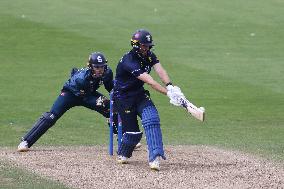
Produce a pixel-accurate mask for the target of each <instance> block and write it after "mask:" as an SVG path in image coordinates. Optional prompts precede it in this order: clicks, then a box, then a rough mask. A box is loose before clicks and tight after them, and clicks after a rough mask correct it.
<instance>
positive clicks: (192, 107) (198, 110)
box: [180, 97, 205, 121]
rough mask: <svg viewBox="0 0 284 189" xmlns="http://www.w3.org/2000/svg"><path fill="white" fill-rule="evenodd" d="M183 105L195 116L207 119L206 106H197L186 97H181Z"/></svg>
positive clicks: (201, 119)
mask: <svg viewBox="0 0 284 189" xmlns="http://www.w3.org/2000/svg"><path fill="white" fill-rule="evenodd" d="M180 101H181V104H182V107H184V108H185V109H186V110H187V111H188V113H190V114H191V115H192V116H193V117H195V118H196V119H198V120H200V121H204V120H205V108H204V107H199V108H197V107H196V106H195V105H194V104H192V103H191V102H189V100H187V99H186V98H185V97H181V98H180Z"/></svg>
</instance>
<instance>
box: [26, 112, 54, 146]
mask: <svg viewBox="0 0 284 189" xmlns="http://www.w3.org/2000/svg"><path fill="white" fill-rule="evenodd" d="M56 121H57V117H56V116H55V114H53V113H51V112H46V113H44V114H43V115H42V116H41V117H40V118H39V119H38V120H37V122H36V123H35V124H34V126H33V128H32V129H31V130H30V131H29V132H28V133H27V134H26V135H25V136H24V137H23V140H26V141H27V142H28V146H29V147H31V146H32V145H33V144H34V143H35V142H36V141H37V140H38V139H39V138H40V137H41V136H42V135H43V134H44V133H45V132H46V131H47V130H48V129H49V128H50V127H51V126H53V125H54V124H55V122H56Z"/></svg>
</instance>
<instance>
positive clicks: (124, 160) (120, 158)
mask: <svg viewBox="0 0 284 189" xmlns="http://www.w3.org/2000/svg"><path fill="white" fill-rule="evenodd" d="M127 160H128V158H127V157H125V156H118V158H117V162H118V163H120V164H127V163H128V161H127Z"/></svg>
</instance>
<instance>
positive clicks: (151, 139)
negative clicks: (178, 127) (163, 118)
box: [142, 106, 166, 162]
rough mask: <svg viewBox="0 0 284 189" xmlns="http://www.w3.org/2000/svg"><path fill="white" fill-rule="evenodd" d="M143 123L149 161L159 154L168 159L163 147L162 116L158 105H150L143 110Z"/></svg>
mask: <svg viewBox="0 0 284 189" xmlns="http://www.w3.org/2000/svg"><path fill="white" fill-rule="evenodd" d="M142 124H143V127H144V130H145V134H146V140H147V145H148V151H149V161H150V162H151V161H153V160H154V159H155V158H156V157H157V156H161V157H162V158H163V159H166V157H165V154H164V148H163V139H162V131H161V128H160V118H159V114H158V111H157V109H156V107H154V106H148V107H146V108H145V109H144V110H143V112H142Z"/></svg>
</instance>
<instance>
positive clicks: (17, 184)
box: [0, 161, 67, 189]
mask: <svg viewBox="0 0 284 189" xmlns="http://www.w3.org/2000/svg"><path fill="white" fill-rule="evenodd" d="M0 188H1V189H52V188H56V189H66V188H67V187H65V186H63V185H62V184H60V183H58V182H54V181H53V182H52V181H49V180H46V179H44V178H41V177H40V176H38V175H36V174H33V173H30V172H27V171H25V170H22V169H19V168H16V167H14V166H11V165H10V164H8V163H6V162H3V161H0Z"/></svg>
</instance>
